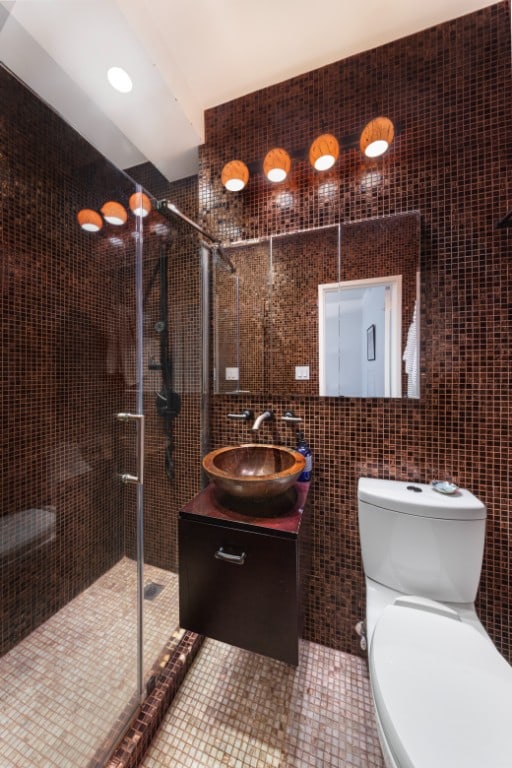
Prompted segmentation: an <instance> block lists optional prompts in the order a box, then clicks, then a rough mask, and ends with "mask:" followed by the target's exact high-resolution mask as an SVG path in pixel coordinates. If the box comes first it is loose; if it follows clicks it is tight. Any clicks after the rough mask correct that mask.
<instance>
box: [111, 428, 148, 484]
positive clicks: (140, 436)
mask: <svg viewBox="0 0 512 768" xmlns="http://www.w3.org/2000/svg"><path fill="white" fill-rule="evenodd" d="M116 419H119V421H132V420H134V421H136V423H137V474H136V475H130V474H128V473H127V472H124V473H123V474H122V475H121V481H122V482H123V483H137V484H138V485H142V484H143V482H144V415H143V414H142V413H117V414H116Z"/></svg>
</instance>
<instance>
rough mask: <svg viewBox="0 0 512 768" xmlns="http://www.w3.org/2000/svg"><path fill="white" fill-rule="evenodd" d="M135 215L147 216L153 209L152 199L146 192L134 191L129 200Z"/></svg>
mask: <svg viewBox="0 0 512 768" xmlns="http://www.w3.org/2000/svg"><path fill="white" fill-rule="evenodd" d="M128 205H129V206H130V210H131V212H132V213H133V215H134V216H142V217H144V216H147V215H148V213H149V212H150V211H151V200H150V199H149V197H148V196H147V195H145V194H144V192H134V193H133V195H132V196H131V197H130V199H129V201H128Z"/></svg>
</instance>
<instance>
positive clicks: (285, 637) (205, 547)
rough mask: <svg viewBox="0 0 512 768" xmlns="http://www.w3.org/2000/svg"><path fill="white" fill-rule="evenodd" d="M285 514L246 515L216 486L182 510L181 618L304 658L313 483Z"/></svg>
mask: <svg viewBox="0 0 512 768" xmlns="http://www.w3.org/2000/svg"><path fill="white" fill-rule="evenodd" d="M297 486H302V487H299V488H298V489H295V492H296V503H295V504H293V506H292V507H291V510H290V512H289V514H287V515H285V516H282V517H277V518H276V517H272V518H261V517H250V516H247V515H243V516H242V515H239V514H237V513H234V512H232V511H230V510H228V509H226V507H225V506H222V505H221V504H220V503H219V502H218V501H217V499H216V498H215V494H214V491H213V487H212V486H209V487H208V488H207V489H205V491H202V493H200V494H199V495H198V496H196V498H195V499H194V500H193V501H192V502H191V503H190V504H188V505H187V506H186V507H185V508H184V509H183V510H182V511H181V513H180V520H179V576H180V578H179V589H180V625H181V626H182V627H183V628H185V629H190V630H192V631H193V632H197V633H198V634H201V635H207V636H208V637H212V638H214V639H216V640H220V641H222V642H225V643H230V644H231V645H235V646H238V647H239V648H245V649H247V650H249V651H255V652H257V653H262V654H264V655H266V656H271V657H272V658H275V659H279V660H281V661H285V662H287V663H288V664H293V665H297V663H298V640H299V637H300V634H301V629H302V605H303V599H302V591H303V587H304V582H305V576H306V571H307V568H308V563H307V560H308V552H309V536H308V525H307V519H306V518H307V517H309V516H308V514H307V512H305V511H304V508H305V502H306V498H307V485H306V484H297Z"/></svg>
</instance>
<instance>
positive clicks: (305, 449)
mask: <svg viewBox="0 0 512 768" xmlns="http://www.w3.org/2000/svg"><path fill="white" fill-rule="evenodd" d="M297 451H298V452H299V453H301V454H302V455H303V456H304V458H305V459H306V466H305V467H304V470H303V472H302V473H301V474H300V475H299V478H298V482H299V483H309V481H310V480H311V472H312V470H313V454H312V453H311V448H310V447H309V445H308V444H307V442H306V440H305V439H304V432H301V431H300V430H297Z"/></svg>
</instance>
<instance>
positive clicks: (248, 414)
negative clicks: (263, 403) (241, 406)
mask: <svg viewBox="0 0 512 768" xmlns="http://www.w3.org/2000/svg"><path fill="white" fill-rule="evenodd" d="M253 418H254V412H253V411H251V409H250V408H246V409H245V411H243V412H242V413H228V419H239V420H241V421H251V419H253Z"/></svg>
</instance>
